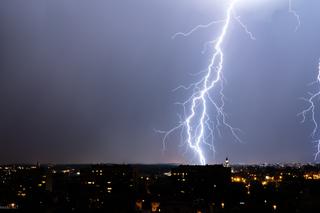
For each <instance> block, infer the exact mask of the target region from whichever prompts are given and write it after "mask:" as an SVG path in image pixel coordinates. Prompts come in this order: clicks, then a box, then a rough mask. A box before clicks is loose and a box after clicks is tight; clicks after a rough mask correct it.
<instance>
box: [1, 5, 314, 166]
mask: <svg viewBox="0 0 320 213" xmlns="http://www.w3.org/2000/svg"><path fill="white" fill-rule="evenodd" d="M239 1H241V0H239ZM257 1H258V0H257ZM221 2H222V0H188V1H186V0H175V1H169V0H153V1H150V0H135V1H130V0H123V1H117V0H109V1H100V0H95V1H84V0H68V1H65V0H55V1H49V0H44V1H16V0H6V1H1V2H0V47H1V48H0V99H1V105H0V162H1V163H12V162H31V163H34V162H37V161H39V162H45V163H99V162H104V163H108V162H111V163H147V164H149V163H194V162H195V160H194V155H193V154H192V152H189V151H187V152H185V150H186V147H185V146H181V145H180V141H179V138H178V137H179V132H177V134H173V135H172V136H171V137H169V138H168V140H167V146H166V150H165V151H163V150H162V148H163V144H162V137H163V135H161V134H158V133H156V131H155V130H169V129H170V128H172V127H174V126H175V125H177V123H178V122H179V118H178V116H177V114H179V113H181V111H182V108H181V106H178V105H175V104H174V103H175V102H177V101H178V102H179V101H183V100H185V99H186V98H187V97H189V96H190V91H185V90H178V91H175V92H173V91H172V90H173V89H174V88H176V87H177V86H179V85H188V84H190V83H192V82H194V81H196V80H197V79H199V76H198V75H193V74H194V73H198V72H200V71H201V70H203V69H205V68H206V66H207V65H208V61H209V59H210V56H211V54H212V52H210V51H207V52H205V53H204V54H203V53H202V50H203V46H204V44H205V43H206V42H207V41H209V40H212V39H214V38H215V36H216V35H217V33H218V32H220V30H221V25H213V26H210V27H209V28H207V29H201V30H199V31H197V32H194V33H193V34H192V35H190V36H189V37H183V36H180V37H176V38H175V39H172V36H173V35H174V34H175V33H176V32H180V31H182V32H187V31H189V30H191V29H192V28H193V27H195V26H196V25H198V24H207V23H209V22H211V21H213V20H221V19H223V18H224V10H225V7H224V6H223V4H222V3H221ZM244 2H246V3H241V4H239V6H238V7H237V15H239V16H240V17H241V20H242V21H243V23H245V24H246V25H247V27H248V29H249V30H250V31H251V32H252V33H253V34H254V36H255V38H256V40H251V39H250V38H249V37H248V35H247V34H246V33H245V32H244V30H243V29H242V28H241V27H240V25H239V24H238V23H237V22H235V21H232V23H231V25H230V29H229V32H228V34H227V36H226V39H225V42H224V44H223V50H224V53H225V64H224V65H225V66H224V78H225V81H226V83H225V88H224V94H225V96H226V104H225V111H226V113H227V114H228V117H227V119H228V122H229V123H230V124H232V126H234V127H238V128H240V129H241V130H242V133H241V134H240V137H241V140H242V141H243V142H242V143H239V142H237V141H236V140H234V138H233V137H232V136H231V134H230V132H229V131H228V130H226V129H224V128H222V130H221V136H219V135H217V136H216V140H215V142H214V143H215V154H213V153H212V152H208V153H207V154H208V156H207V160H208V161H207V163H221V162H222V161H223V160H224V159H225V158H226V157H227V156H228V157H229V159H230V162H231V163H249V164H251V163H263V162H269V163H273V162H313V161H314V154H315V152H316V148H315V144H314V143H313V142H312V141H313V138H312V137H311V133H312V130H313V123H312V122H310V117H307V120H306V122H305V123H301V120H302V117H299V116H297V114H298V113H299V112H301V111H302V110H303V109H305V108H306V107H307V106H308V105H307V103H306V102H305V101H303V100H302V99H301V97H307V96H308V92H314V90H315V89H317V88H316V85H310V83H312V82H313V81H314V80H315V79H316V77H317V71H318V63H319V58H320V13H319V8H320V1H319V0H308V1H303V0H293V1H292V6H293V7H294V9H295V10H296V11H297V12H298V13H299V15H300V19H301V25H300V27H299V28H298V30H297V31H296V30H295V28H296V26H297V20H296V18H295V16H294V15H293V14H291V13H289V12H288V1H287V0H279V1H271V2H278V3H277V4H273V3H266V1H261V4H258V3H252V1H249V0H245V1H244ZM279 2H281V3H279ZM315 112H316V116H317V117H319V116H320V105H319V108H316V111H315ZM317 136H320V132H317V134H316V135H315V137H317ZM210 153H211V154H210Z"/></svg>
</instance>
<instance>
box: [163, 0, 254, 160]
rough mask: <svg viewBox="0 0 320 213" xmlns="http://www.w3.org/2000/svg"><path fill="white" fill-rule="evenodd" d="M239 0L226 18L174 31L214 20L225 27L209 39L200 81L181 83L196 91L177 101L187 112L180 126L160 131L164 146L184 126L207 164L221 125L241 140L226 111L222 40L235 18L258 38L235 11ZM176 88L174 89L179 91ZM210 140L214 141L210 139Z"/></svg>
mask: <svg viewBox="0 0 320 213" xmlns="http://www.w3.org/2000/svg"><path fill="white" fill-rule="evenodd" d="M237 1H238V0H230V2H229V4H228V7H227V9H226V17H225V19H223V20H219V21H213V22H210V23H209V24H206V25H198V26H196V27H195V28H193V29H192V30H190V31H189V32H186V33H183V32H179V33H176V34H175V35H173V38H176V37H177V36H184V37H186V36H189V35H191V34H192V33H194V32H195V31H197V30H199V29H202V28H208V27H210V26H212V25H214V24H222V29H221V32H220V34H219V35H218V37H217V38H216V39H213V40H212V41H209V42H207V43H206V45H205V46H207V45H212V48H211V49H212V50H213V54H212V56H211V59H210V63H209V64H208V66H207V68H206V71H205V72H201V74H202V73H204V76H203V77H202V78H201V79H200V80H199V81H198V82H196V83H193V84H191V85H189V86H179V87H178V88H176V89H175V90H177V89H185V90H192V95H191V97H190V98H189V99H187V100H186V101H185V102H182V103H177V104H180V105H181V106H182V107H183V112H184V113H183V116H180V122H179V124H178V125H177V126H175V127H174V128H172V129H171V130H169V131H158V132H161V133H163V134H164V137H163V144H164V149H165V145H166V140H167V137H168V136H169V135H171V134H172V133H173V132H175V131H177V130H180V131H181V132H180V134H181V140H182V143H186V144H187V145H188V146H187V147H189V148H190V149H191V150H192V151H194V153H195V154H196V156H197V158H198V162H199V163H200V164H202V165H205V164H206V158H205V154H204V150H203V148H204V147H209V148H210V149H211V150H212V151H213V152H214V151H215V148H214V143H213V142H214V137H215V133H218V134H220V130H219V127H220V126H223V125H224V126H225V127H227V128H228V129H229V130H230V132H231V133H232V135H233V136H234V138H235V139H236V140H238V141H241V140H240V138H239V136H238V133H239V131H240V130H239V129H237V128H234V127H232V126H231V125H230V124H229V123H228V122H227V116H226V114H225V112H224V107H225V103H224V100H225V96H224V94H223V68H224V52H223V49H222V44H223V42H224V40H225V37H226V35H227V33H228V29H229V27H230V23H231V21H232V20H235V21H236V22H237V23H239V24H240V26H241V27H242V28H243V29H244V31H245V32H246V33H247V34H248V36H249V37H250V38H251V39H252V40H255V37H254V36H253V34H252V33H251V32H250V31H249V30H248V28H247V27H246V25H245V24H243V22H242V21H241V20H240V17H239V16H236V15H235V5H236V3H237ZM175 90H174V91H175ZM214 91H216V92H217V93H218V98H216V99H214V98H213V97H212V96H211V95H210V93H211V92H214ZM208 102H210V103H211V104H212V105H213V109H214V113H215V118H214V119H212V118H211V117H210V116H209V111H208V105H207V104H208ZM208 141H210V142H208Z"/></svg>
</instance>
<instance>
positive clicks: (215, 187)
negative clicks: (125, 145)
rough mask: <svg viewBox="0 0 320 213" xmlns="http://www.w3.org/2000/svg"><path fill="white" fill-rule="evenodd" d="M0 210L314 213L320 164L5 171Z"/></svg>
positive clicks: (26, 167)
mask: <svg viewBox="0 0 320 213" xmlns="http://www.w3.org/2000/svg"><path fill="white" fill-rule="evenodd" d="M0 177H1V183H0V209H1V210H11V211H19V210H21V211H23V212H88V211H89V212H110V213H113V212H114V213H122V212H123V213H125V212H132V213H133V212H137V213H138V212H140V213H151V212H168V213H189V212H190V213H205V212H206V213H213V212H256V211H259V212H314V210H315V209H318V208H319V207H320V203H319V199H320V165H319V164H307V165H302V164H290V165H285V164H277V165H268V164H263V165H230V164H229V160H228V159H226V161H225V163H224V164H223V165H205V166H196V165H170V164H163V165H142V164H141V165H125V164H117V165H115V164H94V165H84V164H83V165H41V164H36V165H24V164H20V165H19V164H17V165H2V166H1V167H0Z"/></svg>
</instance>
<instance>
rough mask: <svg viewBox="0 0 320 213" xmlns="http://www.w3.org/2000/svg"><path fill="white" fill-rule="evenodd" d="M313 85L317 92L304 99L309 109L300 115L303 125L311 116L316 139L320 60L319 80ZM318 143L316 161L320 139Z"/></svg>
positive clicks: (319, 69)
mask: <svg viewBox="0 0 320 213" xmlns="http://www.w3.org/2000/svg"><path fill="white" fill-rule="evenodd" d="M312 85H316V87H317V91H316V92H315V93H309V98H302V99H303V100H305V101H306V102H307V103H308V105H309V106H308V107H307V108H306V109H304V110H303V111H302V112H301V113H299V115H301V116H302V121H301V122H302V123H304V122H305V121H306V116H307V114H310V117H311V121H312V123H313V125H314V128H313V131H312V137H313V138H315V137H316V134H317V132H318V127H319V125H318V121H317V118H316V105H317V103H316V102H317V100H319V98H320V59H319V62H318V73H317V79H316V80H315V81H314V82H313V83H312ZM314 142H315V143H316V153H315V156H314V160H317V158H318V156H319V154H320V138H319V137H318V138H317V139H315V141H314Z"/></svg>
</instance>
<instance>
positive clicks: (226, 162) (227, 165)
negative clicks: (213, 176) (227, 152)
mask: <svg viewBox="0 0 320 213" xmlns="http://www.w3.org/2000/svg"><path fill="white" fill-rule="evenodd" d="M223 166H224V167H229V166H230V165H229V159H228V157H226V160H225V161H224V164H223Z"/></svg>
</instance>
